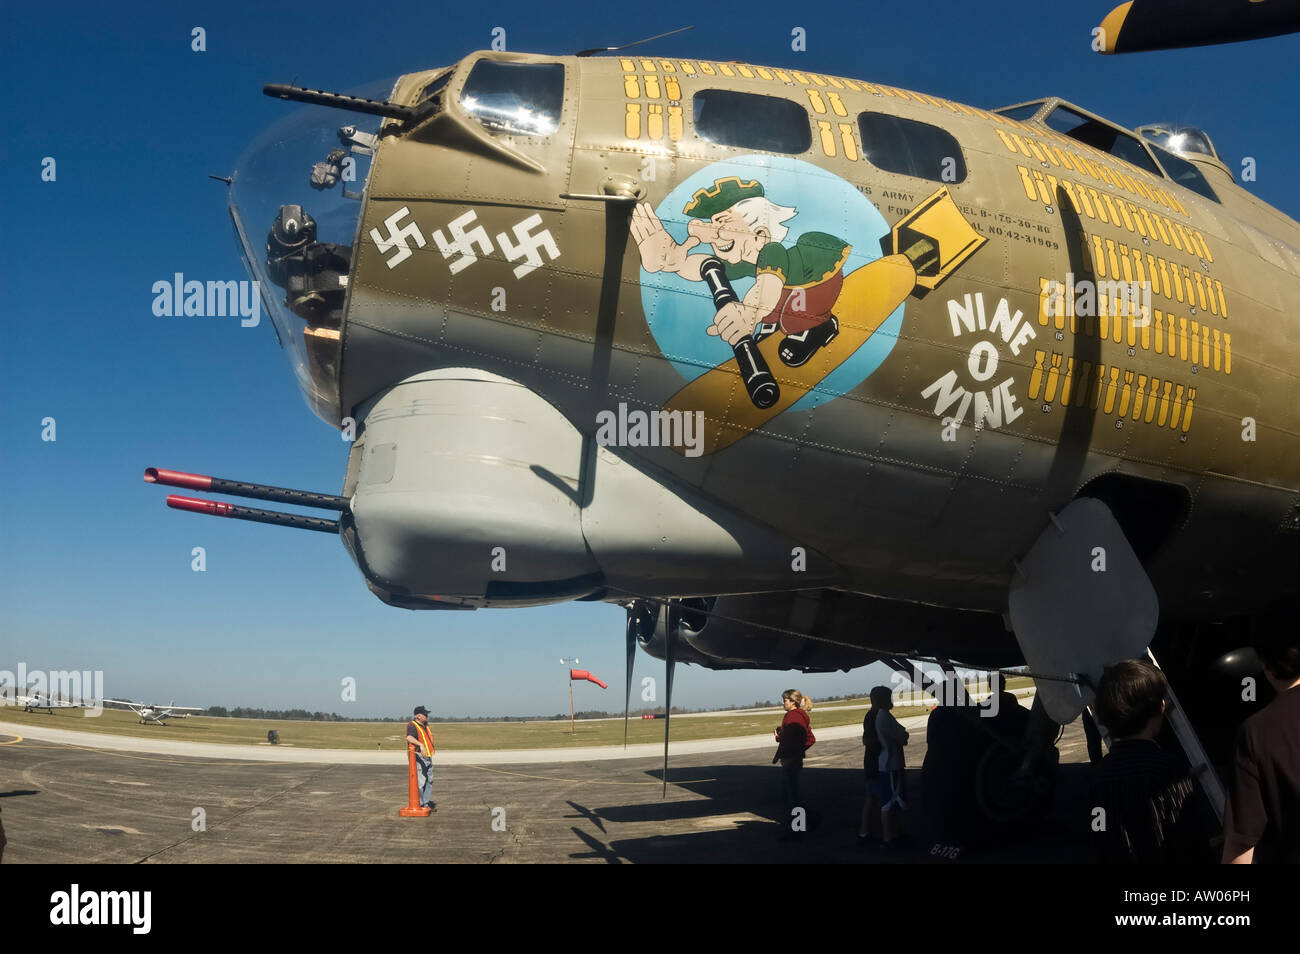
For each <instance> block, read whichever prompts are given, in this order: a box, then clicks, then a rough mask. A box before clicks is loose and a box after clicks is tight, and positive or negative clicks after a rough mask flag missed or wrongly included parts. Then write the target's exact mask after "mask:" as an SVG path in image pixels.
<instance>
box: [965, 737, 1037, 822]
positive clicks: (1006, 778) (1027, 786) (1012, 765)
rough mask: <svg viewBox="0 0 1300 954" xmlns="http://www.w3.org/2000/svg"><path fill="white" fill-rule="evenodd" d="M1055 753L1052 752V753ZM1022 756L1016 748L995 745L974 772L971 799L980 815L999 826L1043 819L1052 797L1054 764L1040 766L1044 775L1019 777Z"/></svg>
mask: <svg viewBox="0 0 1300 954" xmlns="http://www.w3.org/2000/svg"><path fill="white" fill-rule="evenodd" d="M1054 751H1055V750H1053V752H1054ZM1024 760H1025V753H1024V750H1023V749H1021V748H1020V747H1019V746H1012V745H1009V744H1007V743H1006V742H1001V741H999V742H995V743H994V744H993V745H991V746H989V748H988V750H987V751H986V752H985V753H984V756H983V758H981V759H980V763H979V768H978V769H976V771H975V799H976V802H977V803H978V804H979V808H980V811H981V812H983V814H984V816H985V817H986V818H988V819H989V820H990V821H992V822H995V823H997V824H1000V825H1009V824H1014V823H1017V822H1024V821H1027V820H1029V819H1031V818H1036V817H1039V816H1041V815H1043V814H1044V813H1045V812H1046V811H1047V809H1048V808H1049V807H1050V806H1051V804H1052V798H1053V796H1055V794H1056V761H1055V760H1052V762H1051V764H1050V765H1047V766H1040V768H1042V769H1047V770H1048V771H1046V772H1039V773H1030V774H1024V775H1022V774H1021V772H1020V768H1021V766H1022V765H1023V764H1024Z"/></svg>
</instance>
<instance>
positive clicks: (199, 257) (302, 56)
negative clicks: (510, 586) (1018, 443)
mask: <svg viewBox="0 0 1300 954" xmlns="http://www.w3.org/2000/svg"><path fill="white" fill-rule="evenodd" d="M15 6H16V5H12V4H6V5H5V7H4V9H3V12H0V46H2V47H3V48H2V49H0V53H3V56H2V57H0V70H2V71H3V76H4V86H3V88H4V90H5V113H4V115H5V119H6V123H5V126H6V129H5V136H4V137H3V144H0V157H2V159H3V168H4V170H5V171H6V173H7V174H8V175H9V177H10V183H11V185H13V186H14V188H12V189H11V190H10V192H9V194H8V195H7V196H6V200H5V202H4V205H3V208H4V213H3V225H4V231H5V235H6V238H7V241H6V243H5V246H6V247H5V253H4V257H3V266H2V267H3V270H4V271H3V276H4V299H3V301H4V305H3V308H4V312H3V318H2V319H0V448H2V449H0V669H12V668H14V667H15V666H16V664H17V663H18V662H19V661H22V662H25V663H26V664H27V666H28V667H29V668H30V669H35V668H46V669H72V668H75V669H102V670H104V672H105V679H106V690H107V691H108V693H109V694H110V695H118V696H125V697H128V698H144V697H149V698H154V699H164V698H166V699H170V698H173V697H174V698H175V699H176V701H177V702H179V703H183V704H192V705H227V706H231V705H257V706H266V707H291V706H303V707H307V708H311V709H328V710H335V711H339V712H343V713H345V714H355V715H358V716H360V715H367V714H374V713H383V714H397V713H400V712H402V711H409V709H410V707H411V705H413V704H415V703H418V702H423V703H427V704H428V705H429V706H430V707H431V708H432V709H434V710H435V711H437V712H440V713H449V714H480V715H481V714H524V713H547V712H558V711H561V710H562V709H563V708H564V707H565V704H566V702H567V694H566V687H565V680H564V671H563V667H562V666H561V665H560V662H559V660H560V657H561V656H577V657H579V658H580V659H581V660H582V664H583V666H584V667H585V668H590V669H591V670H593V671H595V672H596V673H597V674H598V675H600V676H601V677H602V678H604V679H605V680H606V681H607V682H609V683H610V686H611V688H610V690H609V692H607V693H601V692H600V690H599V689H597V688H596V687H594V686H590V685H586V686H585V687H584V688H580V689H579V691H578V695H579V700H578V701H579V705H580V706H582V705H588V704H589V705H592V706H602V707H604V708H610V709H614V708H617V706H618V705H619V700H618V696H619V695H620V694H621V688H622V668H623V662H622V631H623V623H622V611H621V610H619V609H617V608H614V607H607V606H600V605H588V604H575V605H568V606H560V607H555V608H547V609H538V610H528V611H501V610H496V611H479V612H476V613H458V614H446V615H444V614H432V613H411V612H405V611H401V610H396V609H391V608H389V607H387V606H384V605H383V604H381V603H380V602H378V601H377V600H376V599H375V598H374V597H373V596H371V595H370V593H369V592H368V591H367V590H366V588H365V586H364V585H363V583H362V581H361V578H360V574H359V572H358V571H357V569H356V568H355V566H354V565H353V564H352V563H351V561H350V560H349V559H348V557H347V555H346V553H345V552H344V550H343V548H342V546H341V545H340V544H339V543H338V541H336V540H332V539H330V538H329V537H326V536H324V535H316V534H309V533H304V532H290V531H284V530H279V529H273V528H265V527H259V526H255V525H251V524H245V523H237V522H234V521H217V520H211V519H204V518H201V517H197V516H192V515H187V514H180V513H174V512H170V511H168V510H166V509H165V508H164V506H163V496H164V495H163V493H161V492H160V491H159V490H158V488H154V487H150V486H148V485H146V484H144V483H143V482H142V481H141V480H140V474H141V472H142V470H143V468H144V467H145V466H149V465H154V466H162V467H172V468H177V469H183V470H191V471H197V472H200V473H208V474H215V475H218V476H224V477H231V478H236V479H246V480H259V481H262V482H266V483H271V484H279V485H282V486H294V487H304V488H310V489H317V490H322V491H327V492H337V490H338V488H339V486H340V484H341V480H342V471H343V466H344V462H345V459H346V450H347V445H346V444H344V443H343V442H342V441H340V439H339V437H338V435H337V433H336V432H335V431H333V430H331V429H330V428H328V427H327V426H326V425H324V424H322V423H321V422H320V421H319V420H317V419H316V418H315V417H314V416H313V415H312V414H311V413H310V412H309V411H308V410H307V408H306V406H305V404H304V402H303V399H302V397H301V395H300V394H299V392H298V390H297V388H296V386H295V384H294V382H293V378H292V376H291V374H290V371H289V367H288V364H287V362H286V361H285V358H284V356H283V355H282V354H281V352H280V350H279V347H278V345H277V343H276V341H275V337H274V333H273V330H272V327H271V324H270V322H269V320H264V321H263V322H262V324H261V325H260V326H259V327H257V328H241V327H240V326H239V322H238V320H237V319H230V318H224V319H222V318H212V319H206V318H172V319H169V318H159V317H155V316H154V315H153V313H152V310H151V304H152V300H153V295H152V293H151V291H150V289H151V287H152V285H153V283H154V282H155V281H158V280H160V279H170V277H171V276H172V274H173V273H174V272H184V273H185V274H186V275H187V276H189V277H194V278H200V279H205V280H206V279H243V278H245V277H246V276H245V274H244V271H243V268H242V265H241V263H240V261H239V258H238V254H237V250H236V246H235V242H234V240H233V235H232V230H231V228H230V225H229V222H228V218H227V214H226V208H225V194H224V193H225V186H224V185H222V184H220V183H216V182H213V181H211V180H209V179H207V178H206V177H207V175H208V174H209V173H216V174H225V173H227V172H228V171H229V170H230V169H231V167H232V166H233V164H234V162H235V160H236V158H237V157H238V156H239V155H240V153H241V152H242V151H243V149H244V147H245V146H246V144H247V143H248V142H250V141H251V140H252V139H253V138H254V137H255V136H256V135H257V134H258V133H259V132H260V131H261V130H262V129H264V128H265V127H266V126H267V125H269V124H270V123H272V122H274V121H276V120H277V119H279V118H281V117H282V116H283V115H284V114H285V110H286V109H287V108H289V107H287V106H286V105H285V104H283V103H279V102H277V101H274V100H270V99H267V98H265V97H263V96H262V95H261V86H262V84H263V83H265V82H276V81H278V82H287V81H289V80H291V79H295V78H296V79H297V80H298V81H299V82H301V83H304V84H306V85H316V86H319V87H323V88H327V89H347V88H350V87H355V86H359V85H361V84H363V83H365V82H367V81H370V80H374V79H377V78H381V77H387V76H393V75H396V74H399V73H403V72H408V71H411V70H416V69H426V68H429V67H432V66H436V65H442V64H446V63H449V62H452V61H454V60H456V59H458V58H460V57H461V56H463V55H464V54H465V53H467V52H469V51H471V50H475V49H481V48H484V47H487V46H488V45H489V44H490V42H491V36H492V30H493V28H494V27H503V28H504V29H505V30H506V38H507V46H508V47H509V48H510V49H518V50H536V51H539V52H554V53H563V52H572V51H575V50H578V49H582V48H584V47H591V46H597V45H612V44H614V43H618V42H625V41H629V40H633V39H636V38H637V37H640V36H648V35H651V34H655V33H660V32H663V31H664V30H667V29H671V28H673V27H676V26H679V25H683V24H686V23H694V24H695V25H696V28H695V30H693V31H692V32H690V33H686V34H683V35H681V36H677V37H672V38H670V39H668V40H666V41H659V42H657V43H656V44H654V45H652V46H650V47H647V48H646V49H647V51H649V52H655V53H663V54H670V55H676V56H682V57H698V58H710V59H738V60H746V61H749V62H755V63H766V64H772V65H779V66H787V67H796V68H798V67H806V68H810V69H815V70H818V71H822V72H828V73H835V74H839V75H845V76H851V77H860V78H863V79H867V80H877V81H880V82H884V83H887V84H891V85H895V86H901V87H905V88H911V89H918V90H922V91H926V92H930V93H934V94H937V95H942V96H946V97H950V98H952V99H957V100H960V101H963V102H967V103H972V104H975V105H979V106H984V107H995V106H999V105H1005V104H1008V103H1013V102H1020V101H1023V100H1027V99H1032V98H1036V97H1040V96H1045V95H1052V94H1056V95H1060V96H1063V97H1065V98H1067V99H1070V100H1073V101H1075V102H1077V103H1079V104H1081V105H1083V106H1085V107H1087V108H1089V109H1092V110H1094V111H1096V112H1099V113H1101V114H1103V115H1105V116H1108V117H1110V118H1112V119H1114V120H1116V121H1118V122H1120V123H1122V124H1124V125H1126V126H1134V125H1138V124H1141V123H1145V122H1151V121H1156V120H1174V121H1178V122H1189V123H1194V124H1196V125H1200V126H1202V127H1203V128H1205V129H1206V130H1208V131H1209V133H1210V135H1211V136H1212V137H1213V138H1214V140H1215V143H1216V145H1217V146H1218V148H1219V151H1220V153H1221V154H1222V155H1223V157H1224V158H1225V160H1226V161H1227V162H1228V163H1229V165H1231V166H1233V167H1234V168H1240V165H1239V163H1240V160H1241V158H1242V157H1244V156H1251V157H1253V158H1254V159H1255V160H1256V165H1257V169H1258V177H1259V178H1258V181H1257V182H1256V183H1254V184H1252V185H1251V188H1252V189H1253V190H1254V191H1255V192H1256V194H1258V195H1259V196H1261V197H1262V198H1263V199H1265V200H1266V201H1268V202H1271V203H1273V204H1275V205H1278V206H1279V207H1280V208H1282V209H1283V210H1284V211H1286V212H1288V213H1289V214H1293V215H1294V214H1295V213H1296V210H1297V209H1298V208H1300V201H1297V192H1298V191H1300V187H1298V186H1297V180H1296V178H1295V175H1296V169H1297V165H1296V161H1295V157H1296V156H1297V154H1298V152H1300V131H1298V130H1297V127H1296V125H1295V124H1294V122H1293V121H1292V119H1293V116H1294V108H1293V103H1292V102H1291V97H1292V96H1293V95H1294V92H1295V63H1296V60H1297V54H1300V37H1295V36H1292V37H1285V38H1279V39H1272V40H1265V41H1262V42H1259V43H1255V44H1247V45H1241V44H1238V45H1233V46H1227V47H1217V48H1206V49H1201V50H1190V51H1176V52H1167V53H1155V54H1148V55H1144V56H1137V57H1119V58H1110V57H1101V56H1098V55H1096V54H1094V53H1092V52H1091V50H1090V49H1089V46H1088V42H1089V31H1090V30H1091V28H1092V27H1093V26H1095V25H1096V24H1097V23H1098V22H1100V20H1101V18H1102V17H1103V16H1104V15H1105V13H1106V11H1107V10H1108V9H1109V7H1110V3H1109V2H1107V0H1102V2H1091V0H1089V2H1077V3H1069V4H1056V3H1047V2H1042V3H1030V2H1024V0H1012V2H1006V3H1000V4H970V3H953V2H925V0H917V2H913V3H907V4H896V5H879V4H870V5H866V4H858V3H854V4H849V3H844V4H842V5H839V6H836V5H825V4H823V5H817V6H815V7H812V8H806V10H807V12H805V8H800V7H798V6H793V5H790V4H766V5H765V4H763V3H747V4H726V3H714V4H709V5H707V6H702V7H700V8H697V9H692V8H683V9H681V10H677V11H669V12H665V8H663V7H662V6H659V5H640V4H634V5H630V6H627V7H623V8H620V15H619V16H618V17H617V18H615V19H616V21H617V27H615V26H612V25H609V24H611V23H613V22H614V20H611V19H610V18H603V19H602V18H592V17H590V16H588V15H582V14H579V13H577V12H576V10H577V8H575V7H571V6H568V5H557V6H555V7H552V8H548V7H547V6H545V5H541V4H537V5H532V4H517V5H494V4H474V5H469V6H466V5H463V4H457V5H455V6H451V5H444V4H435V3H427V2H425V3H419V4H404V3H398V2H391V3H388V4H385V5H384V7H383V9H382V14H383V17H384V23H385V24H387V26H386V27H381V26H372V25H369V24H368V23H367V22H366V19H365V14H366V11H367V9H368V8H367V7H365V6H364V5H362V6H356V5H345V6H343V7H339V8H331V11H330V12H329V13H328V14H327V15H320V16H308V15H306V14H305V8H304V7H303V6H302V5H301V4H297V3H294V4H289V3H272V2H260V3H244V2H222V3H193V4H186V5H185V9H183V10H168V9H161V8H159V7H156V6H154V5H140V6H139V8H138V9H133V8H132V5H131V4H112V5H104V4H89V3H87V4H71V5H68V4H41V5H36V4H25V5H21V6H23V7H25V8H26V9H15ZM571 11H573V12H571ZM318 12H319V11H318ZM194 26H202V27H204V28H205V29H206V31H207V50H206V52H202V53H196V52H192V51H191V49H190V30H191V28H192V27H194ZM796 26H802V27H804V28H805V29H806V30H807V37H808V43H807V46H808V49H807V52H806V53H796V52H793V51H792V50H791V46H790V35H791V30H792V29H793V28H794V27H796ZM46 156H50V157H53V158H54V159H55V160H56V162H57V180H56V181H55V182H50V183H46V182H42V181H41V178H40V173H41V162H42V159H43V158H44V157H46ZM45 417H53V418H55V419H56V422H57V438H58V439H57V441H56V442H53V443H47V442H43V441H42V440H41V421H42V419H43V418H45ZM194 546H203V547H205V548H206V551H207V571H206V572H205V573H194V572H192V571H191V569H190V549H191V547H194ZM661 667H662V664H660V663H657V662H655V661H653V660H651V659H649V658H648V657H646V656H644V655H641V656H639V657H638V660H637V676H638V679H639V678H640V676H641V675H643V674H658V673H659V672H660V671H661ZM873 675H874V674H872V673H870V672H866V671H859V672H856V673H852V674H848V675H842V674H839V675H832V676H813V677H809V676H803V675H798V674H783V673H777V674H769V673H710V672H707V671H704V670H700V669H698V668H695V667H680V668H679V671H678V678H677V693H676V696H675V701H677V702H679V703H680V704H683V705H688V706H695V707H704V706H712V705H723V704H730V703H745V702H750V701H752V700H754V699H756V698H774V697H776V696H777V695H778V694H779V692H780V691H781V690H782V689H784V688H787V687H788V686H797V687H799V688H800V689H801V690H803V691H805V692H807V693H809V694H810V695H812V696H813V697H814V698H816V697H819V696H824V695H827V694H838V693H845V692H851V691H861V690H865V689H867V688H869V687H870V685H871V684H872V683H874V682H876V681H879V680H878V678H873ZM347 676H351V677H354V678H355V679H356V680H357V685H358V701H357V703H356V704H355V705H354V706H349V705H347V704H344V703H342V702H341V701H340V691H339V686H340V680H341V679H343V678H344V677H347Z"/></svg>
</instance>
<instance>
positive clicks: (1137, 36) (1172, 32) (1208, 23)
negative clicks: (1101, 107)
mask: <svg viewBox="0 0 1300 954" xmlns="http://www.w3.org/2000/svg"><path fill="white" fill-rule="evenodd" d="M1101 31H1102V32H1101V35H1100V36H1099V37H1098V38H1099V39H1100V40H1101V49H1100V50H1099V52H1101V53H1143V52H1146V51H1148V50H1176V49H1181V48H1183V47H1189V46H1209V45H1211V44H1215V43H1236V42H1238V41H1240V40H1258V39H1261V38H1263V37H1268V36H1281V35H1282V34H1284V33H1295V32H1297V31H1300V0H1129V2H1128V3H1122V4H1120V5H1119V6H1118V7H1116V8H1115V9H1114V10H1112V11H1110V13H1108V14H1106V18H1105V19H1104V20H1102V21H1101Z"/></svg>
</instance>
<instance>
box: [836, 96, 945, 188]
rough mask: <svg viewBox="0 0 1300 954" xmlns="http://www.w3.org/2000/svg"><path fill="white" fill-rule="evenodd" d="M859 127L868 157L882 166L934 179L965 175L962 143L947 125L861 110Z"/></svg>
mask: <svg viewBox="0 0 1300 954" xmlns="http://www.w3.org/2000/svg"><path fill="white" fill-rule="evenodd" d="M858 128H859V130H860V131H861V132H862V151H863V153H864V154H865V155H866V157H867V161H868V162H870V163H871V164H872V165H873V166H876V167H877V168H879V169H884V170H885V171H886V172H897V173H899V174H900V175H905V176H916V177H917V178H918V179H930V180H932V181H934V182H964V181H965V179H966V160H965V158H964V157H963V156H962V154H961V146H960V145H959V144H958V143H957V140H956V138H954V137H953V135H952V133H950V132H948V130H946V129H941V128H939V127H938V126H931V125H930V124H929V123H922V122H917V121H916V120H914V119H904V118H903V117H902V116H891V115H889V114H888V113H862V114H861V115H860V116H858Z"/></svg>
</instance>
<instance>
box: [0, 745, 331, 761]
mask: <svg viewBox="0 0 1300 954" xmlns="http://www.w3.org/2000/svg"><path fill="white" fill-rule="evenodd" d="M20 741H21V740H20ZM2 744H4V745H12V744H13V743H12V742H5V743H2ZM27 744H28V746H30V747H31V748H33V749H80V750H81V751H82V752H96V753H99V754H100V755H116V756H117V757H118V758H123V759H135V760H136V761H138V762H161V763H164V764H166V765H198V764H206V765H319V764H327V765H335V764H338V763H334V762H328V763H319V762H263V761H261V760H260V759H259V760H258V761H256V762H227V761H225V760H223V759H213V758H208V757H207V756H203V755H192V756H187V757H186V758H181V759H152V758H149V757H148V756H144V755H132V754H131V753H130V752H121V751H119V750H117V749H99V748H95V747H94V746H93V745H76V744H74V743H72V742H46V743H41V742H29V743H27Z"/></svg>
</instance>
